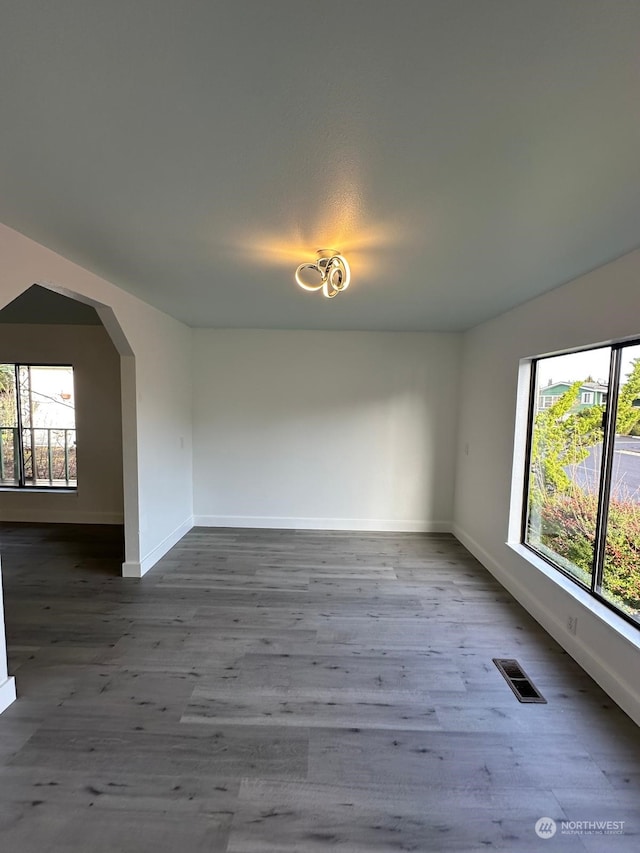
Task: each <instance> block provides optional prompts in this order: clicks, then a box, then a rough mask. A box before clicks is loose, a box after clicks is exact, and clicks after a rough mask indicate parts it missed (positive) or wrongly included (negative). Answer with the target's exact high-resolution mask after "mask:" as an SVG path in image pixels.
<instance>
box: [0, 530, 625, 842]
mask: <svg viewBox="0 0 640 853" xmlns="http://www.w3.org/2000/svg"><path fill="white" fill-rule="evenodd" d="M0 542H1V545H0V550H1V553H2V567H3V576H4V587H5V610H6V620H7V640H8V646H9V658H10V671H11V673H12V674H14V675H15V676H16V680H17V687H18V694H19V700H18V702H17V703H15V704H14V705H13V706H11V707H10V708H9V709H8V710H7V711H6V712H5V713H4V714H3V715H2V716H0V850H1V851H3V853H4V851H7V853H9V851H12V852H13V851H15V853H32V851H33V853H36V851H37V853H106V852H107V851H109V853H147V851H149V853H151V852H152V851H153V853H165V851H166V852H167V853H169V851H171V853H174V851H180V853H200V851H203V852H204V851H206V853H218V851H228V853H251V851H275V853H288V852H289V851H300V853H315V851H328V850H331V851H341V853H344V851H350V853H386V851H401V850H414V851H436V852H437V851H450V850H455V851H480V850H487V849H494V850H503V851H521V850H522V851H529V850H549V851H551V850H554V849H555V850H562V851H565V850H566V851H574V850H575V851H584V850H588V851H598V853H600V851H603V850H606V851H614V853H616V851H619V853H623V852H624V853H626V851H632V850H633V851H637V850H639V849H640V807H639V804H640V730H639V729H638V728H637V727H636V726H635V725H634V724H633V723H632V722H631V721H630V720H629V719H628V718H627V717H626V716H625V715H624V714H623V713H622V712H621V711H620V710H619V709H618V708H617V707H616V706H614V705H613V703H612V702H611V701H610V700H609V699H608V698H607V697H606V696H605V695H604V694H603V693H602V691H601V690H600V689H599V688H598V687H597V686H596V685H595V684H594V683H593V682H592V681H591V680H590V679H589V678H588V677H587V676H586V675H585V674H584V673H583V672H582V670H580V669H579V667H578V666H577V665H576V664H575V663H574V662H573V661H572V660H571V658H569V657H568V655H566V654H565V653H564V652H563V651H562V649H561V648H560V647H559V646H558V645H557V644H556V643H555V642H554V641H553V640H552V639H551V638H550V637H549V636H548V635H546V634H545V633H544V632H543V631H542V630H541V629H540V628H539V627H538V626H537V624H536V623H535V622H534V621H533V620H532V619H531V618H530V617H529V616H528V615H527V614H526V613H525V611H524V610H523V609H522V608H521V607H520V606H519V605H518V604H517V603H516V602H515V601H514V600H513V599H512V598H511V597H510V596H509V595H508V594H507V593H506V592H505V591H504V590H503V589H502V588H501V587H500V586H499V585H498V584H497V583H496V582H495V581H494V580H493V579H492V578H491V576H490V575H489V574H488V573H487V572H486V571H485V570H484V569H483V568H482V567H481V566H480V565H479V564H478V563H477V562H476V561H475V560H474V559H473V558H472V557H471V556H470V555H469V554H468V552H466V551H465V549H464V548H463V547H462V546H461V545H460V544H459V543H457V542H456V540H455V539H453V537H451V536H448V535H419V534H388V533H367V534H364V533H353V534H349V533H336V532H298V531H273V530H267V531H258V530H210V529H202V528H199V529H198V528H196V529H194V530H192V531H191V532H190V533H189V534H188V535H187V536H186V537H185V538H184V539H183V540H182V541H181V542H180V543H179V544H178V545H177V546H176V547H175V548H174V549H173V550H172V551H171V552H170V553H169V554H168V555H167V556H166V557H165V558H164V559H163V560H162V561H161V562H160V563H159V564H158V566H157V567H156V568H154V569H153V571H152V572H151V573H150V574H149V575H147V576H146V577H145V578H144V579H143V580H141V581H134V580H123V579H122V578H120V577H119V576H118V575H119V566H120V562H121V560H122V533H121V530H120V529H119V528H108V527H69V526H63V525H55V526H54V525H51V526H46V525H17V524H3V525H0ZM493 657H509V658H511V657H513V658H517V659H518V661H519V662H520V664H521V665H522V666H523V667H524V669H525V670H526V671H527V673H528V675H529V676H530V677H531V678H532V679H533V681H534V682H535V684H536V686H537V687H538V689H539V690H540V691H541V692H542V694H543V695H544V696H545V698H546V699H547V700H548V704H546V705H522V704H520V703H519V702H518V701H517V700H516V698H515V696H514V695H513V693H512V692H511V690H510V689H509V687H508V685H507V684H506V682H505V681H504V680H503V678H502V676H501V675H500V673H499V672H498V670H497V669H496V667H495V666H494V664H493V663H492V658H493ZM540 817H551V818H553V819H555V820H556V821H558V824H557V832H556V835H555V837H554V838H552V839H546V838H540V837H538V835H537V834H536V832H535V831H534V826H535V823H536V821H537V820H538V818H540ZM562 820H565V821H624V828H623V832H622V834H616V835H611V836H603V835H602V834H598V833H597V830H596V831H595V833H596V834H586V831H585V830H584V828H583V831H582V834H576V833H577V832H578V829H579V828H577V827H576V826H575V825H573V830H574V834H568V831H567V830H568V828H565V832H564V833H563V832H562V829H561V823H560V821H562Z"/></svg>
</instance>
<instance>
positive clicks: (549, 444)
mask: <svg viewBox="0 0 640 853" xmlns="http://www.w3.org/2000/svg"><path fill="white" fill-rule="evenodd" d="M582 384H583V383H582V381H581V380H578V381H577V382H574V383H573V385H572V386H571V387H570V388H569V390H568V391H566V392H565V393H564V394H563V395H562V396H561V397H560V399H559V400H556V402H555V403H554V404H553V405H552V406H550V407H549V408H548V409H543V410H542V411H540V412H538V414H537V415H536V418H535V424H534V430H533V438H532V442H531V473H532V495H531V497H532V500H533V501H534V502H536V503H540V502H542V501H543V500H544V497H545V495H548V494H555V493H557V492H567V491H569V489H570V488H571V486H572V480H571V479H570V478H569V476H568V475H567V472H566V471H565V468H566V467H567V466H568V465H576V464H577V463H579V462H582V461H583V460H584V459H586V458H587V456H588V455H589V453H590V451H591V448H592V447H593V446H594V445H595V444H598V442H600V441H602V414H603V411H604V409H603V407H602V406H590V407H589V408H588V409H582V410H581V411H578V412H572V411H571V410H572V409H573V407H574V406H575V405H576V404H577V402H578V395H579V393H580V386H581V385H582Z"/></svg>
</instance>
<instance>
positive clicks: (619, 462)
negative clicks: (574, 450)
mask: <svg viewBox="0 0 640 853" xmlns="http://www.w3.org/2000/svg"><path fill="white" fill-rule="evenodd" d="M601 457H602V445H601V444H597V445H596V446H595V447H594V448H593V449H592V450H591V453H590V454H589V456H588V457H587V459H585V460H584V462H580V464H579V465H570V466H569V467H568V468H567V474H569V476H570V477H572V478H573V479H574V481H575V482H576V483H577V484H578V485H579V486H581V487H582V488H583V489H586V490H588V491H596V492H597V491H598V488H599V481H598V477H599V475H600V459H601ZM611 483H612V487H613V494H614V495H617V496H618V497H620V498H626V499H632V500H634V501H636V502H638V503H640V437H639V438H635V437H633V436H628V435H625V436H617V437H616V443H615V449H614V454H613V469H612V472H611Z"/></svg>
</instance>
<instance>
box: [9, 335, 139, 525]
mask: <svg viewBox="0 0 640 853" xmlns="http://www.w3.org/2000/svg"><path fill="white" fill-rule="evenodd" d="M1 362H23V363H26V364H56V363H58V364H70V365H72V367H73V380H74V387H75V400H76V411H75V415H76V429H77V454H78V472H79V475H78V491H77V494H73V495H71V494H61V493H58V494H56V493H51V492H49V493H46V494H44V493H29V492H28V491H25V490H21V491H19V492H18V491H12V492H0V518H2V519H3V520H5V521H63V522H69V523H75V522H80V523H82V522H91V523H95V524H122V522H123V520H124V503H123V494H122V412H121V405H120V401H121V392H120V356H119V354H118V352H117V351H116V349H115V347H114V345H113V342H112V341H111V339H110V338H109V336H108V334H107V332H106V331H105V329H104V328H103V327H102V326H64V325H55V326H46V325H34V326H32V325H27V324H24V325H22V324H0V363H1Z"/></svg>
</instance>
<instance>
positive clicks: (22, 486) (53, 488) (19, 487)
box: [0, 361, 78, 494]
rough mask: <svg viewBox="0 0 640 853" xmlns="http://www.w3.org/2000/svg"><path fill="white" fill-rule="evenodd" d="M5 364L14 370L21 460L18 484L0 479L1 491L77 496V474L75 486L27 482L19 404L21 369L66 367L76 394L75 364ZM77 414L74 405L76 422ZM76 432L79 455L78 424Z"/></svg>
mask: <svg viewBox="0 0 640 853" xmlns="http://www.w3.org/2000/svg"><path fill="white" fill-rule="evenodd" d="M3 363H4V364H10V365H11V366H12V367H13V369H14V376H15V388H16V429H17V430H18V436H19V438H20V440H19V441H18V442H17V446H18V459H19V461H18V470H19V477H18V482H17V483H12V484H7V483H4V482H2V480H1V479H0V491H3V492H20V493H23V494H28V493H29V492H48V493H51V494H77V492H78V475H77V473H76V478H75V485H73V481H71V482H69V481H66V482H65V484H64V485H54V484H53V483H48V484H47V483H42V482H40V483H37V484H36V483H34V484H33V485H29V484H27V482H26V481H25V477H24V436H23V430H24V428H23V425H22V412H21V407H20V404H19V396H20V390H19V370H20V368H23V367H27V368H38V367H44V368H47V367H53V368H55V367H64V368H69V369H70V370H71V374H72V379H73V386H74V392H75V367H74V366H73V364H69V363H68V362H65V363H58V362H44V361H38V362H31V361H29V362H26V361H7V362H3ZM74 397H75V393H74ZM75 414H76V406H75V404H74V422H75ZM0 426H1V424H0ZM32 429H33V430H37V429H40V428H39V427H33V428H32ZM60 429H61V430H63V429H64V430H66V429H67V428H65V427H61V428H60ZM74 432H75V434H76V453H77V446H78V427H77V423H76V426H75V427H74ZM76 466H77V458H76ZM2 473H4V472H0V476H1V475H2Z"/></svg>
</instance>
